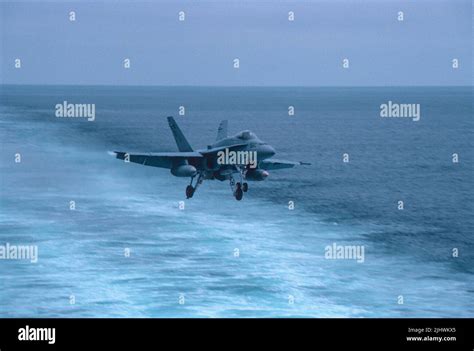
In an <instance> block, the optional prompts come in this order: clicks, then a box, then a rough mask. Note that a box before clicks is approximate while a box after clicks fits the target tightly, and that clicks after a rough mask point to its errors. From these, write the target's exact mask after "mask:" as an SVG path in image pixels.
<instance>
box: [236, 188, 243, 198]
mask: <svg viewBox="0 0 474 351" xmlns="http://www.w3.org/2000/svg"><path fill="white" fill-rule="evenodd" d="M234 195H235V199H236V200H237V201H240V200H242V197H244V192H243V191H242V189H241V188H240V187H237V189H235V193H234Z"/></svg>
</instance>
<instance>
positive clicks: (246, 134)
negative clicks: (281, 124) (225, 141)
mask: <svg viewBox="0 0 474 351" xmlns="http://www.w3.org/2000/svg"><path fill="white" fill-rule="evenodd" d="M235 137H236V138H238V139H241V140H251V139H257V136H256V135H255V134H254V133H252V132H251V131H250V130H244V131H242V132H240V133H238V134H237V135H236V136H235Z"/></svg>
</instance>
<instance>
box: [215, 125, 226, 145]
mask: <svg viewBox="0 0 474 351" xmlns="http://www.w3.org/2000/svg"><path fill="white" fill-rule="evenodd" d="M227 125H228V122H227V120H224V121H222V122H221V124H219V128H218V129H217V138H216V141H219V140H221V139H224V138H227Z"/></svg>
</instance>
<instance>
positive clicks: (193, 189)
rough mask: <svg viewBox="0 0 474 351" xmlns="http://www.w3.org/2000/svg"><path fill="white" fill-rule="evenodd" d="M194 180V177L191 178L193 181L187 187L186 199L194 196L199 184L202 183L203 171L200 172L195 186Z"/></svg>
mask: <svg viewBox="0 0 474 351" xmlns="http://www.w3.org/2000/svg"><path fill="white" fill-rule="evenodd" d="M193 180H194V177H192V178H191V183H190V184H189V185H188V186H187V187H186V199H190V198H192V197H193V195H194V193H195V192H196V190H197V188H198V186H199V185H201V184H202V181H203V179H202V173H199V175H198V179H197V180H196V185H195V186H193Z"/></svg>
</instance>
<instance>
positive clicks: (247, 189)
mask: <svg viewBox="0 0 474 351" xmlns="http://www.w3.org/2000/svg"><path fill="white" fill-rule="evenodd" d="M242 190H243V191H244V193H246V192H247V191H249V185H248V184H247V183H244V184H242Z"/></svg>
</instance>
